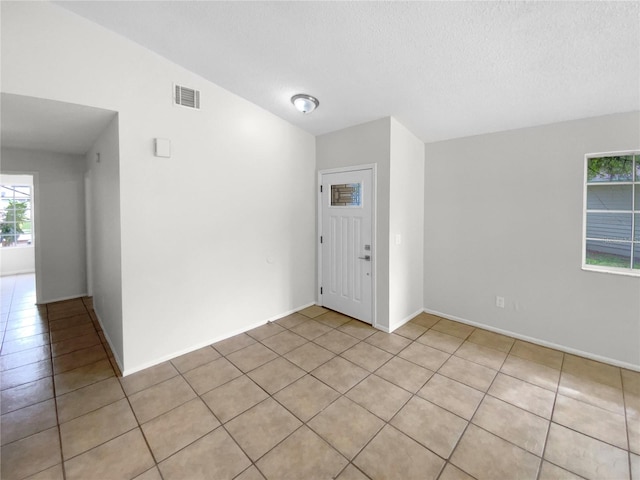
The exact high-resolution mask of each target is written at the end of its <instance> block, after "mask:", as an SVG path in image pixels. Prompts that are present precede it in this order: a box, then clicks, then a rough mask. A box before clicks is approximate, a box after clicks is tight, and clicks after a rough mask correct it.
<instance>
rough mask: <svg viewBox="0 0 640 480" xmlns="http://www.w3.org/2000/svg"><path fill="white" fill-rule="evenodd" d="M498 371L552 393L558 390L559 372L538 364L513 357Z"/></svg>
mask: <svg viewBox="0 0 640 480" xmlns="http://www.w3.org/2000/svg"><path fill="white" fill-rule="evenodd" d="M500 371H501V372H502V373H506V374H507V375H510V376H512V377H516V378H519V379H520V380H524V381H525V382H528V383H533V384H534V385H537V386H538V387H542V388H546V389H547V390H552V391H554V392H555V391H556V390H557V389H558V383H559V382H560V370H556V369H555V368H551V367H546V366H544V365H542V364H540V363H535V362H531V361H529V360H525V359H523V358H520V357H516V356H515V355H509V356H508V357H507V359H506V360H505V362H504V364H503V365H502V368H501V369H500Z"/></svg>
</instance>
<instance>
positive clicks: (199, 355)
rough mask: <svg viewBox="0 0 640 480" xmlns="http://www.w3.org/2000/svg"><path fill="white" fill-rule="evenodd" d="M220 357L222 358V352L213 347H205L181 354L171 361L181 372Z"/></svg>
mask: <svg viewBox="0 0 640 480" xmlns="http://www.w3.org/2000/svg"><path fill="white" fill-rule="evenodd" d="M218 358H220V354H219V353H218V352H217V351H216V350H214V349H213V348H212V347H203V348H199V349H198V350H195V351H193V352H189V353H187V354H185V355H180V356H179V357H176V358H174V359H173V360H171V363H172V364H173V366H174V367H176V369H177V370H178V371H179V372H180V373H185V372H188V371H189V370H193V369H194V368H196V367H199V366H201V365H204V364H206V363H209V362H212V361H213V360H216V359H218Z"/></svg>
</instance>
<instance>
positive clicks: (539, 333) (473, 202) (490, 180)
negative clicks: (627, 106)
mask: <svg viewBox="0 0 640 480" xmlns="http://www.w3.org/2000/svg"><path fill="white" fill-rule="evenodd" d="M639 118H640V115H639V114H638V113H637V112H635V113H626V114H617V115H609V116H604V117H597V118H591V119H585V120H579V121H573V122H565V123H558V124H554V125H546V126H541V127H536V128H527V129H522V130H513V131H509V132H502V133H496V134H491V135H481V136H476V137H470V138H463V139H458V140H452V141H446V142H438V143H432V144H427V145H426V152H425V157H426V168H425V199H424V200H425V242H424V245H425V247H424V255H425V262H424V263H425V272H424V278H425V281H424V299H425V306H426V308H427V309H428V310H430V311H435V312H440V313H444V314H445V315H448V316H451V317H455V318H460V319H463V320H466V321H470V322H476V323H478V324H481V325H485V326H487V327H489V328H492V329H499V330H503V331H506V332H513V333H515V334H517V335H520V336H526V337H530V338H533V339H537V340H539V341H543V342H548V343H551V344H556V345H559V346H562V347H564V348H568V349H573V350H576V351H580V352H584V353H587V354H588V355H590V356H594V357H601V358H603V359H609V360H611V361H615V362H618V363H621V364H628V365H633V366H635V367H636V368H637V367H638V366H640V278H632V277H624V276H617V275H611V274H604V273H594V272H586V271H583V270H581V253H582V246H581V242H582V198H583V175H584V171H583V168H584V155H585V154H586V153H595V152H606V151H615V150H626V149H635V148H638V147H640V121H639ZM496 295H501V296H504V297H505V299H506V308H504V309H500V308H497V307H496V306H495V297H496Z"/></svg>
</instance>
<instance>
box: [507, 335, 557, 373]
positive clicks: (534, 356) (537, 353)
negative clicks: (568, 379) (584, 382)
mask: <svg viewBox="0 0 640 480" xmlns="http://www.w3.org/2000/svg"><path fill="white" fill-rule="evenodd" d="M509 353H511V355H515V356H516V357H520V358H524V359H525V360H529V361H530V362H536V363H540V364H541V365H546V366H547V367H551V368H555V369H556V370H560V367H562V358H563V356H564V354H563V353H562V352H559V351H558V350H553V349H551V348H547V347H542V346H540V345H535V344H533V343H528V342H523V341H522V340H516V341H515V343H514V344H513V347H512V348H511V351H510V352H509Z"/></svg>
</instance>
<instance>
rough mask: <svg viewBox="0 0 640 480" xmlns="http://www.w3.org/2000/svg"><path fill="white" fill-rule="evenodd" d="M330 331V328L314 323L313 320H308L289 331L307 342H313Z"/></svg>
mask: <svg viewBox="0 0 640 480" xmlns="http://www.w3.org/2000/svg"><path fill="white" fill-rule="evenodd" d="M331 330H333V329H332V328H331V327H330V326H328V325H325V324H323V323H320V322H316V321H315V320H309V321H307V322H304V323H301V324H300V325H298V326H296V327H293V328H292V329H291V331H292V332H294V333H296V334H297V335H300V336H302V337H304V338H306V339H307V340H314V339H316V338H318V337H319V336H321V335H324V334H325V333H327V332H329V331H331Z"/></svg>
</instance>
